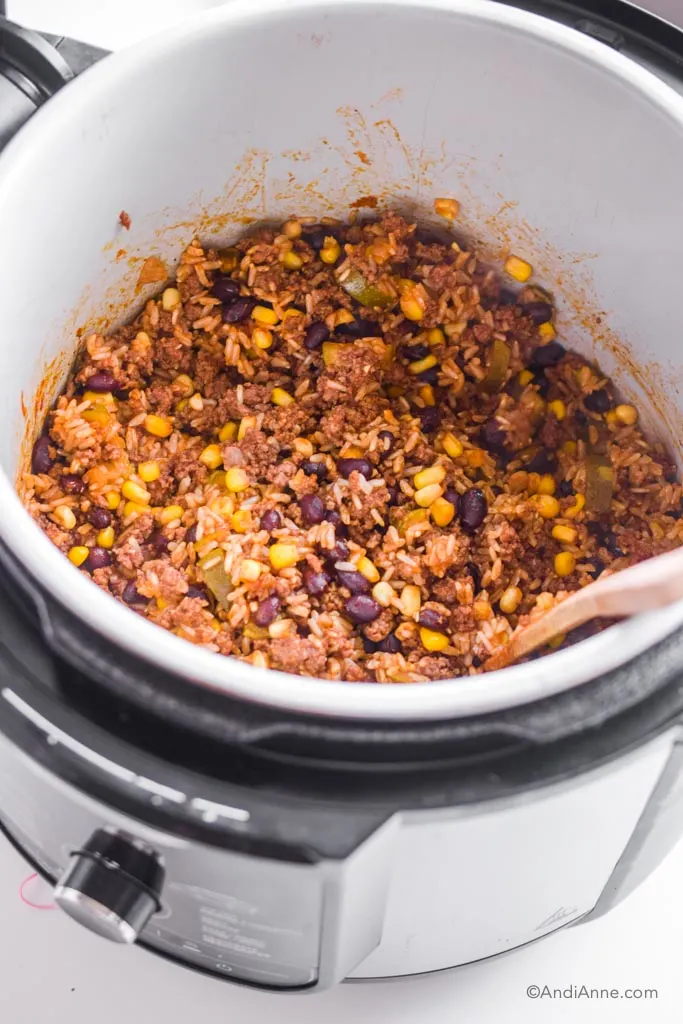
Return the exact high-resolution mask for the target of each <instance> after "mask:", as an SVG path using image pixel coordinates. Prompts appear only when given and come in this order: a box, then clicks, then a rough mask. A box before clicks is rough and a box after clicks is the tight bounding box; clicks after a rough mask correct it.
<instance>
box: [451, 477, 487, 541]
mask: <svg viewBox="0 0 683 1024" xmlns="http://www.w3.org/2000/svg"><path fill="white" fill-rule="evenodd" d="M487 512H488V505H487V503H486V498H485V497H484V494H483V492H482V491H480V490H479V488H478V487H471V488H470V489H469V491H465V493H464V494H463V495H462V497H461V498H460V507H459V509H458V517H459V519H460V523H461V525H462V528H463V530H465V531H466V533H474V531H475V530H477V529H478V528H479V527H480V526H481V524H482V523H483V522H484V519H485V518H486V513H487Z"/></svg>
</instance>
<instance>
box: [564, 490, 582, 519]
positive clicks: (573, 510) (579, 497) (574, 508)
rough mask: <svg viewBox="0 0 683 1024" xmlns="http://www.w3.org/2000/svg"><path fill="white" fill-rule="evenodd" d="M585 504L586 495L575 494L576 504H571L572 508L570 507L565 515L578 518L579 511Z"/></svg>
mask: <svg viewBox="0 0 683 1024" xmlns="http://www.w3.org/2000/svg"><path fill="white" fill-rule="evenodd" d="M585 504H586V497H585V495H584V494H576V495H574V504H573V505H572V506H571V508H568V509H567V510H566V512H565V515H566V516H567V518H568V519H576V517H577V516H578V514H579V512H580V511H581V509H582V508H583V506H584V505H585Z"/></svg>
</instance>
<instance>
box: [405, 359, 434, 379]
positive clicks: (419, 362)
mask: <svg viewBox="0 0 683 1024" xmlns="http://www.w3.org/2000/svg"><path fill="white" fill-rule="evenodd" d="M437 364H438V359H437V358H436V356H432V355H429V356H425V357H424V359H416V360H415V362H414V363H408V369H409V370H410V372H411V373H414V374H416V375H417V374H418V373H424V371H425V370H431V368H432V366H436V365H437Z"/></svg>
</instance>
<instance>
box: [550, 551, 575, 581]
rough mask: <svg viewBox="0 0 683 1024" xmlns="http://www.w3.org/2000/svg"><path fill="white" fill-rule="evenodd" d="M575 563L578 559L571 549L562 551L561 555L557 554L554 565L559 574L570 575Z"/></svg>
mask: <svg viewBox="0 0 683 1024" xmlns="http://www.w3.org/2000/svg"><path fill="white" fill-rule="evenodd" d="M575 565H576V559H575V558H574V556H573V554H572V553H571V551H561V552H560V554H559V555H555V562H554V566H555V572H556V573H557V575H558V576H570V575H571V573H573V572H574V566H575Z"/></svg>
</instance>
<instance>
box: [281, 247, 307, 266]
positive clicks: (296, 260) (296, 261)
mask: <svg viewBox="0 0 683 1024" xmlns="http://www.w3.org/2000/svg"><path fill="white" fill-rule="evenodd" d="M282 264H283V266H285V267H286V268H287V270H301V268H302V267H303V265H304V261H303V260H302V259H301V256H299V255H298V253H296V252H291V250H290V252H286V253H285V254H284V256H283V257H282Z"/></svg>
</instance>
